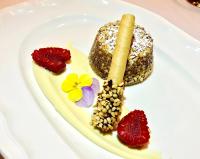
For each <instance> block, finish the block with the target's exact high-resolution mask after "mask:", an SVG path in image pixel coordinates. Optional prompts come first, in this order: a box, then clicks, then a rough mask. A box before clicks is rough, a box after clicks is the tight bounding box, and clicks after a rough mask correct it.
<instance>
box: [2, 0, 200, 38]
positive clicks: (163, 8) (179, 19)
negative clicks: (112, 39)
mask: <svg viewBox="0 0 200 159" xmlns="http://www.w3.org/2000/svg"><path fill="white" fill-rule="evenodd" d="M23 1H26V0H0V9H1V8H4V7H6V6H9V5H14V4H16V3H20V2H23ZM124 1H127V2H129V3H132V4H136V5H138V6H141V7H143V8H146V9H149V10H151V11H153V12H155V13H157V14H159V15H161V16H163V17H165V18H166V19H167V20H168V21H170V22H171V23H173V24H175V25H176V26H178V27H179V28H181V29H182V30H184V31H185V32H186V33H188V34H190V35H191V36H193V37H195V38H196V39H198V40H200V9H199V8H195V7H193V6H192V5H190V4H189V3H187V2H186V0H124Z"/></svg>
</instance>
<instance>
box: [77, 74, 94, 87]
mask: <svg viewBox="0 0 200 159" xmlns="http://www.w3.org/2000/svg"><path fill="white" fill-rule="evenodd" d="M91 85H92V78H91V77H90V76H89V75H87V74H83V75H81V76H80V78H79V86H81V87H84V86H91Z"/></svg>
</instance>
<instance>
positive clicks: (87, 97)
mask: <svg viewBox="0 0 200 159" xmlns="http://www.w3.org/2000/svg"><path fill="white" fill-rule="evenodd" d="M61 88H62V90H63V91H64V92H65V93H67V94H68V99H69V100H71V101H72V102H75V103H76V104H77V105H78V106H82V107H89V106H91V105H92V104H93V102H94V98H95V95H97V93H98V92H99V81H98V80H97V79H96V78H91V77H90V75H88V74H82V75H80V77H79V76H78V75H77V74H75V73H71V74H69V75H67V77H66V79H65V80H64V81H63V83H62V86H61Z"/></svg>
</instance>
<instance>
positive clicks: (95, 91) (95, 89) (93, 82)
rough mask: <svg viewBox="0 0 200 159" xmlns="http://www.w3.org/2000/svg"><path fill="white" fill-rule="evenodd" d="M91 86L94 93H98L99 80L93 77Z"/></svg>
mask: <svg viewBox="0 0 200 159" xmlns="http://www.w3.org/2000/svg"><path fill="white" fill-rule="evenodd" d="M91 88H92V89H93V91H94V94H95V95H96V94H98V93H99V91H100V84H99V80H98V79H96V78H93V81H92V85H91Z"/></svg>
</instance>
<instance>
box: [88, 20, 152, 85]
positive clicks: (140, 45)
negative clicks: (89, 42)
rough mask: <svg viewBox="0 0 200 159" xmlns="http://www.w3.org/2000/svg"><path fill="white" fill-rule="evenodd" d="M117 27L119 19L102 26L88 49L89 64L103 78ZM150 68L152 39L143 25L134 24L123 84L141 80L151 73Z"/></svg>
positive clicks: (106, 73) (106, 71) (113, 45)
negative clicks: (89, 49)
mask: <svg viewBox="0 0 200 159" xmlns="http://www.w3.org/2000/svg"><path fill="white" fill-rule="evenodd" d="M118 29H119V21H116V22H111V23H108V24H106V25H104V26H102V27H101V28H100V29H99V31H98V34H97V36H96V38H95V41H94V43H93V46H92V48H91V51H90V55H89V62H90V65H91V67H92V69H93V70H94V72H96V73H97V75H99V76H100V77H101V78H103V79H106V78H107V76H108V72H109V69H110V64H111V60H112V52H113V50H114V48H115V42H116V37H117V32H118ZM152 68H153V39H152V38H151V36H150V35H149V34H148V33H146V31H145V29H144V28H143V27H141V26H139V25H136V26H135V29H134V39H133V42H132V47H131V50H130V55H129V57H128V61H127V66H126V71H125V75H124V81H125V85H133V84H137V83H141V82H143V81H144V80H145V79H146V78H147V77H148V76H149V75H150V74H151V72H152Z"/></svg>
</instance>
